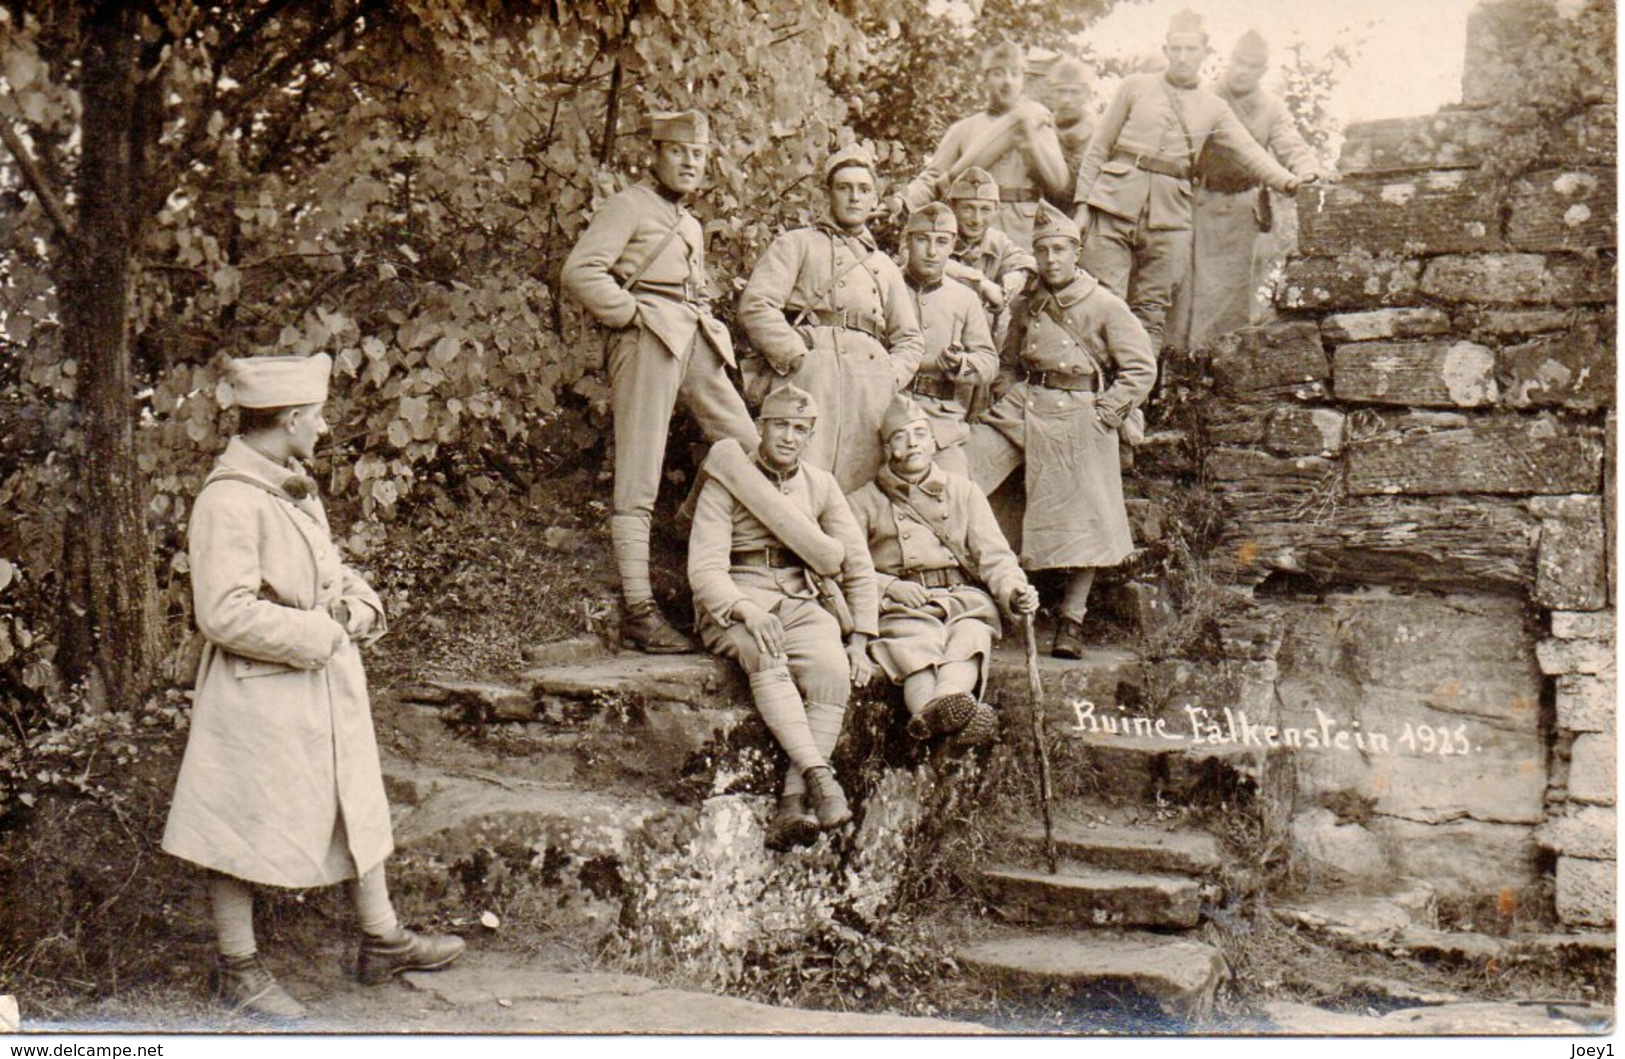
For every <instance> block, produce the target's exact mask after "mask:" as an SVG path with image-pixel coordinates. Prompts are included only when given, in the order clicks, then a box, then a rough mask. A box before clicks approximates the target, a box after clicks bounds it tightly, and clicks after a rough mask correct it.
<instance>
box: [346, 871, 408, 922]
mask: <svg viewBox="0 0 1625 1059" xmlns="http://www.w3.org/2000/svg"><path fill="white" fill-rule="evenodd" d="M349 886H350V900H352V901H354V902H355V916H356V919H357V920H359V921H360V923H361V929H362V930H363V931H364V932H366V933H368V934H374V935H377V936H378V937H381V938H383V937H388V936H389V935H391V934H394V933H395V932H396V931H397V930H399V929H400V926H401V924H400V920H398V919H396V918H395V906H394V905H393V904H391V903H390V901H389V882H388V881H387V880H386V879H385V878H384V866H383V865H382V864H379V865H377V866H376V867H374V868H373V869H372V870H371V871H369V872H367V873H366V874H364V875H362V876H361V877H360V878H358V879H351V880H350V883H349Z"/></svg>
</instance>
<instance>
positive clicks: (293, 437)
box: [283, 404, 327, 460]
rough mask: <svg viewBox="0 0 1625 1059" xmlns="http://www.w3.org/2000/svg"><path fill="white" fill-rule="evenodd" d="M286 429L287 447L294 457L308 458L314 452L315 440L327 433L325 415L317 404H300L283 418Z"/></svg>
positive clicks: (299, 458) (321, 407)
mask: <svg viewBox="0 0 1625 1059" xmlns="http://www.w3.org/2000/svg"><path fill="white" fill-rule="evenodd" d="M283 426H284V428H286V430H287V431H288V449H289V451H290V452H292V454H293V457H294V459H298V460H308V459H310V458H311V457H312V456H314V455H315V454H316V442H318V441H320V440H321V438H322V435H324V434H326V433H327V416H326V415H325V414H323V406H321V405H319V404H307V405H300V406H299V407H298V408H295V409H294V410H293V411H291V412H289V413H288V418H287V419H285V420H283Z"/></svg>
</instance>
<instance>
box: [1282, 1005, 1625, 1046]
mask: <svg viewBox="0 0 1625 1059" xmlns="http://www.w3.org/2000/svg"><path fill="white" fill-rule="evenodd" d="M1263 1010H1264V1014H1265V1015H1266V1016H1267V1017H1268V1018H1269V1020H1270V1022H1271V1023H1273V1024H1274V1027H1275V1029H1276V1030H1277V1031H1278V1032H1280V1033H1284V1034H1292V1035H1295V1036H1303V1037H1325V1036H1351V1037H1352V1036H1364V1037H1396V1036H1400V1035H1406V1036H1420V1037H1436V1036H1437V1037H1451V1036H1454V1037H1486V1036H1488V1037H1494V1036H1512V1035H1536V1034H1541V1035H1547V1036H1553V1035H1557V1036H1574V1035H1578V1034H1591V1033H1597V1032H1600V1031H1601V1029H1602V1028H1603V1027H1604V1026H1605V1025H1607V1024H1609V1023H1610V1022H1611V1021H1612V1012H1611V1009H1598V1008H1591V1007H1589V1006H1588V1005H1586V1004H1584V1003H1577V1004H1575V1005H1574V1006H1573V1009H1572V1010H1570V1009H1567V1008H1565V1007H1563V1006H1559V1005H1553V1004H1539V1005H1529V1004H1519V1003H1515V1002H1510V1001H1501V1002H1490V1001H1474V1002H1467V1003H1452V1004H1441V1005H1437V1006H1424V1007H1410V1008H1402V1009H1401V1010H1399V1011H1391V1012H1389V1013H1388V1014H1386V1015H1382V1016H1369V1015H1349V1014H1345V1013H1343V1012H1337V1011H1327V1010H1326V1009H1325V1008H1318V1007H1315V1006H1314V1005H1312V1004H1299V1003H1295V1002H1292V1001H1286V1000H1271V1001H1266V1002H1265V1003H1264V1004H1263Z"/></svg>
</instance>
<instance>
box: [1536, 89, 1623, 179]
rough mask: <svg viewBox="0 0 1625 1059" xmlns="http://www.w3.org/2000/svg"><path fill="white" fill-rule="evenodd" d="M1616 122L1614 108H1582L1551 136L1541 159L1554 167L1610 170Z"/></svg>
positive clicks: (1615, 157)
mask: <svg viewBox="0 0 1625 1059" xmlns="http://www.w3.org/2000/svg"><path fill="white" fill-rule="evenodd" d="M1618 154H1619V119H1618V117H1617V115H1615V113H1614V108H1613V107H1611V106H1608V105H1604V104H1599V105H1596V106H1590V107H1586V108H1585V109H1584V110H1582V111H1581V112H1580V113H1578V114H1575V115H1573V116H1571V117H1569V118H1568V119H1567V120H1565V121H1564V122H1563V123H1562V124H1560V125H1559V126H1558V127H1557V128H1556V129H1555V130H1553V131H1552V133H1551V138H1550V139H1548V140H1547V141H1546V150H1545V151H1544V152H1543V153H1542V155H1541V157H1542V159H1543V160H1544V161H1548V162H1552V163H1554V164H1557V165H1595V166H1611V165H1613V164H1614V163H1615V162H1616V161H1617V160H1618Z"/></svg>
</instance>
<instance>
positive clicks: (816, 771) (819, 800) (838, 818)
mask: <svg viewBox="0 0 1625 1059" xmlns="http://www.w3.org/2000/svg"><path fill="white" fill-rule="evenodd" d="M802 775H803V776H805V777H806V778H807V792H808V793H809V794H811V795H812V798H813V807H814V809H815V810H816V811H817V813H818V826H819V827H821V828H823V829H824V830H825V831H828V830H829V829H830V828H832V827H840V826H841V825H842V824H844V823H846V822H847V821H848V820H850V819H852V809H851V807H850V806H848V805H847V804H846V792H845V791H843V790H841V785H840V784H839V783H836V782H835V770H833V769H831V768H830V767H829V766H828V765H814V766H813V767H812V768H810V769H808V770H807V771H806V772H804V773H802Z"/></svg>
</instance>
